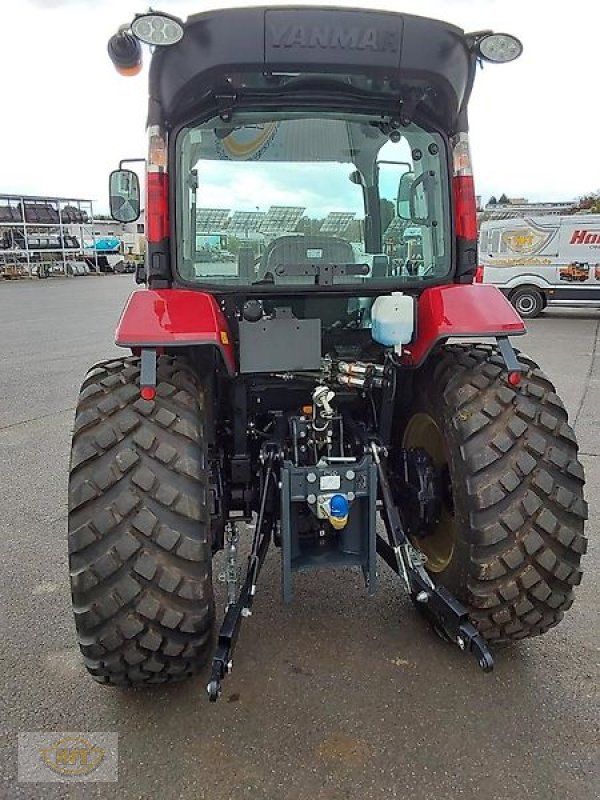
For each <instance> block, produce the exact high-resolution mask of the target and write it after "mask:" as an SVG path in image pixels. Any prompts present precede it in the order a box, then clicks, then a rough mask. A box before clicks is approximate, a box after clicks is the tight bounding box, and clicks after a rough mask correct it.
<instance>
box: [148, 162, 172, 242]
mask: <svg viewBox="0 0 600 800" xmlns="http://www.w3.org/2000/svg"><path fill="white" fill-rule="evenodd" d="M168 235H169V176H168V175H167V173H166V172H148V173H147V174H146V238H147V240H148V241H149V242H160V241H162V240H163V239H166V237H167V236H168Z"/></svg>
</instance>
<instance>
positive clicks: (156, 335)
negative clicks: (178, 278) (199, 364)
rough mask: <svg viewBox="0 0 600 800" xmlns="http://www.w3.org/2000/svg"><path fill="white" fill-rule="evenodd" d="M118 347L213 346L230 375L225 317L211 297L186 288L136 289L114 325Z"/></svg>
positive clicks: (231, 358)
mask: <svg viewBox="0 0 600 800" xmlns="http://www.w3.org/2000/svg"><path fill="white" fill-rule="evenodd" d="M115 343H116V344H117V345H119V347H131V348H137V347H177V346H179V347H181V346H183V345H202V344H209V345H213V346H214V347H216V348H217V349H218V350H219V351H220V353H221V355H222V356H223V361H224V362H225V366H226V367H227V370H228V372H229V373H230V374H234V373H235V371H236V367H235V355H234V351H233V344H232V341H231V333H230V331H229V326H228V324H227V320H226V319H225V316H224V315H223V312H222V311H221V309H220V307H219V304H218V303H217V301H216V300H215V298H214V297H213V296H212V295H210V294H206V293H205V292H195V291H192V290H190V289H138V290H137V291H135V292H132V293H131V294H130V296H129V299H128V300H127V303H126V304H125V308H124V309H123V313H122V314H121V318H120V320H119V324H118V325H117V331H116V334H115Z"/></svg>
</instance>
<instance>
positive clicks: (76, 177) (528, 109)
mask: <svg viewBox="0 0 600 800" xmlns="http://www.w3.org/2000/svg"><path fill="white" fill-rule="evenodd" d="M260 4H261V5H271V3H268V2H265V1H264V0H263V2H262V3H260ZM298 4H301V3H298ZM309 4H311V5H315V3H309ZM338 4H339V5H348V6H351V5H352V4H351V3H343V2H339V3H338ZM153 5H154V7H157V8H162V9H164V10H165V11H169V12H170V13H173V14H177V15H178V16H180V17H183V18H185V17H186V16H187V15H188V14H192V13H196V12H198V11H203V10H208V9H210V8H215V7H224V6H227V5H232V6H235V5H237V6H239V5H248V3H244V2H243V0H238V2H232V3H228V2H227V0H225V1H224V2H220V3H218V4H217V3H207V2H202V1H201V0H197V2H188V1H182V0H161V1H160V2H159V0H156V3H155V4H153ZM273 5H277V4H276V3H273ZM356 5H360V6H362V7H365V8H368V7H372V8H383V9H386V8H387V9H391V10H397V11H400V10H401V11H405V12H407V13H416V14H420V15H423V16H431V17H437V18H439V19H444V20H446V21H448V22H452V23H454V24H456V25H458V26H460V27H462V28H464V29H465V30H467V31H469V30H482V29H490V28H491V29H493V30H495V31H498V32H508V33H513V34H515V35H516V36H518V37H519V38H520V39H521V40H522V42H523V45H524V53H523V55H522V56H521V58H519V59H518V60H516V61H515V62H513V63H511V64H505V65H492V64H489V65H485V67H484V69H483V70H480V71H479V73H478V76H477V79H476V81H475V89H474V92H473V96H472V100H471V104H470V111H469V114H470V127H471V131H470V139H471V152H472V157H473V163H474V169H475V181H476V189H477V193H478V194H481V195H482V196H483V198H484V201H485V200H486V199H488V198H489V196H490V195H491V194H494V195H496V197H499V196H500V195H501V194H502V193H506V194H507V195H508V196H509V197H527V198H529V199H530V200H537V201H551V200H571V199H575V198H577V197H579V196H581V195H583V194H586V193H588V192H592V191H596V190H598V189H599V188H600V94H599V92H598V81H599V73H600V66H599V62H598V55H597V53H598V35H599V33H598V32H599V31H600V3H598V2H596V1H595V0H570V2H566V3H562V2H561V3H558V2H549V0H546V1H545V2H544V0H527V1H526V0H399V1H398V0H394V2H392V0H377V1H376V2H374V1H372V0H358V2H357V3H356ZM146 8H147V5H145V4H144V3H143V2H132V0H10V2H6V3H5V4H3V25H2V33H3V36H2V47H1V48H0V108H1V111H0V115H1V117H2V120H1V122H2V124H1V125H0V191H3V192H14V193H17V192H20V193H23V194H40V195H44V194H48V195H57V196H68V197H80V198H90V199H92V200H93V201H94V203H95V205H96V209H97V210H98V211H105V210H106V208H107V201H108V198H107V194H108V192H107V188H108V186H107V185H108V174H109V172H110V171H111V170H112V169H114V168H115V167H116V166H117V165H118V162H119V160H120V159H121V158H134V157H144V156H145V154H146V139H145V134H144V127H145V118H146V100H147V71H146V69H145V70H144V71H143V72H142V74H140V75H139V76H137V77H135V78H122V77H121V76H119V75H118V74H117V73H116V72H115V71H114V69H113V67H112V65H111V63H110V60H109V58H108V55H107V53H106V43H107V41H108V39H109V37H110V35H111V34H112V33H114V32H115V31H116V29H117V28H118V27H119V25H121V24H123V23H125V22H128V21H130V20H131V19H132V18H133V15H134V14H135V13H136V12H137V13H139V12H141V11H144V10H145V9H146ZM144 56H145V58H146V62H148V61H149V52H148V51H147V50H145V53H144ZM146 67H147V63H146Z"/></svg>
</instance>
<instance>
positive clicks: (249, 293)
mask: <svg viewBox="0 0 600 800" xmlns="http://www.w3.org/2000/svg"><path fill="white" fill-rule="evenodd" d="M142 42H144V43H147V44H150V45H152V46H153V48H154V52H153V57H152V64H151V67H150V78H149V80H150V101H149V109H148V133H149V154H148V159H147V172H146V205H145V213H146V238H147V255H146V261H145V265H144V268H143V269H139V270H138V274H137V280H138V282H139V283H144V284H145V287H144V288H141V289H139V290H137V291H134V292H133V293H132V295H131V297H130V298H129V300H128V302H127V304H126V306H125V309H124V311H123V314H122V316H121V319H120V321H119V324H118V327H117V332H116V342H117V344H118V345H120V346H121V347H123V348H126V349H127V350H129V351H130V352H131V354H130V355H124V356H123V358H113V359H111V360H109V361H105V362H102V363H100V364H97V365H96V366H94V367H93V368H92V369H91V370H90V372H89V373H88V375H87V377H86V379H85V381H84V383H83V387H82V389H81V394H80V398H79V404H78V407H77V413H76V419H75V428H74V436H73V449H72V455H71V478H70V489H69V553H70V572H71V582H72V595H73V607H74V612H75V620H76V627H77V632H78V636H79V643H80V647H81V650H82V653H83V657H84V660H85V664H86V666H87V668H88V670H89V671H90V673H91V674H92V675H93V677H94V678H95V679H96V680H98V681H100V682H102V683H108V684H116V685H137V684H147V683H155V682H159V681H167V680H175V679H181V678H185V677H187V676H191V675H194V674H196V673H198V672H199V671H200V670H201V669H202V667H203V665H205V664H206V662H207V661H208V660H209V659H211V657H212V665H211V668H210V679H209V683H208V694H209V696H210V698H211V700H215V699H216V698H217V697H218V696H219V694H220V692H221V682H222V680H223V678H224V676H225V675H226V674H227V673H228V672H230V671H231V667H232V663H233V649H234V646H235V642H236V638H237V634H238V632H239V629H240V625H241V622H242V620H243V618H244V617H245V616H248V615H249V614H250V613H251V610H252V606H253V600H254V597H255V594H256V591H257V588H258V587H259V576H260V571H261V567H262V565H263V562H264V559H265V555H266V553H267V549H268V547H269V545H270V544H271V543H273V544H274V545H275V546H277V547H278V548H279V549H280V553H281V569H282V587H283V599H284V601H285V602H290V601H291V599H292V596H293V587H294V577H295V575H296V573H297V572H299V571H303V570H313V569H335V568H341V567H356V568H359V569H360V570H362V573H363V575H364V580H365V583H366V587H367V590H368V592H369V593H371V594H372V593H374V592H376V591H377V574H378V573H377V570H378V566H377V558H378V557H379V558H381V559H382V560H383V561H385V562H386V563H387V564H388V565H389V567H390V568H391V569H392V570H393V571H394V572H395V573H396V574H397V575H398V577H399V585H400V586H402V587H403V588H404V589H405V590H406V591H407V592H408V593H409V594H410V596H411V598H412V599H413V601H414V605H415V607H416V609H417V610H418V611H419V612H421V614H422V615H423V616H424V617H425V618H426V619H427V620H428V621H429V622H430V623H431V624H432V626H433V627H434V628H435V629H437V631H438V632H440V633H441V634H443V635H444V637H446V638H447V639H448V640H449V641H450V642H453V643H454V644H456V645H457V646H458V647H460V648H461V649H462V650H464V651H466V652H468V653H471V654H473V655H474V656H475V658H476V660H477V662H478V664H479V665H480V666H481V667H482V668H483V669H484V670H489V669H491V668H492V665H493V660H492V655H491V651H490V649H489V643H492V642H498V641H504V640H515V639H523V638H525V637H528V636H533V635H537V634H541V633H545V632H546V631H547V630H548V629H549V628H551V627H552V626H554V625H556V624H557V623H558V622H559V621H560V620H561V619H562V616H563V613H564V611H565V610H566V609H568V608H569V607H570V606H571V603H572V602H573V587H574V586H575V585H576V584H578V583H579V581H580V579H581V571H580V559H581V556H582V554H583V553H584V552H585V549H586V539H585V537H584V520H585V519H586V515H587V510H586V504H585V501H584V499H583V485H584V475H583V470H582V467H581V465H580V463H579V461H578V458H577V444H576V441H575V437H574V434H573V431H572V429H571V428H570V427H569V424H568V421H567V413H566V411H565V409H564V407H563V404H562V403H561V401H560V399H559V398H558V397H557V395H556V393H555V391H554V387H553V385H552V383H551V382H550V381H549V380H548V378H547V377H546V376H545V375H544V374H543V373H542V372H541V371H540V369H539V368H538V366H537V364H535V363H534V362H533V361H531V360H530V359H529V358H526V357H525V356H523V355H521V354H519V353H518V352H517V351H515V350H514V349H513V347H512V344H511V339H510V337H512V336H518V335H520V334H523V333H525V326H524V324H523V322H522V320H521V319H520V317H519V316H518V315H517V313H516V312H515V311H514V309H513V308H512V306H511V305H510V303H509V302H508V301H507V300H506V299H505V298H504V296H503V295H502V294H501V293H500V292H499V291H498V290H497V289H496V288H494V287H493V286H488V285H477V284H474V283H473V277H474V273H475V270H476V267H477V226H476V216H475V195H474V186H473V177H472V173H471V163H470V158H469V147H468V136H467V131H468V123H467V104H468V100H469V95H470V92H471V87H472V84H473V79H474V77H475V71H476V66H477V62H478V61H479V60H480V59H487V60H488V61H496V62H502V61H509V60H511V59H513V58H515V57H517V56H518V55H519V54H520V52H521V45H520V43H519V42H518V40H516V39H515V38H514V37H512V36H509V35H506V34H493V33H492V32H490V31H483V32H478V33H473V34H465V33H464V32H463V31H462V30H460V29H458V28H456V27H454V26H452V25H449V24H447V23H445V22H439V21H436V20H431V19H425V18H422V17H415V16H409V15H405V14H398V13H388V12H377V11H363V10H350V9H341V8H340V9H336V8H330V7H327V8H315V7H298V8H294V7H281V8H279V7H269V8H244V9H235V10H219V11H212V12H207V13H202V14H198V15H195V16H192V17H190V18H189V19H188V20H187V21H186V22H185V23H184V22H182V21H181V20H179V19H177V18H175V17H172V16H170V15H167V14H161V13H158V12H148V13H147V14H143V15H140V16H137V17H136V18H135V19H134V21H133V22H132V24H131V26H125V27H123V28H121V29H120V31H119V33H117V34H116V35H115V36H114V37H113V38H112V39H111V40H110V43H109V52H110V55H111V58H112V60H113V62H114V63H115V65H116V66H117V68H118V69H119V70H120V71H122V72H125V73H135V72H136V71H138V70H139V66H140V63H141V43H142ZM122 166H123V165H121V167H122ZM110 201H111V211H112V214H113V216H114V218H115V219H117V220H120V221H124V222H125V221H128V222H130V221H133V220H135V219H137V217H138V216H139V214H140V205H141V203H140V187H139V182H138V179H137V176H136V174H135V172H133V171H131V170H128V169H124V168H120V169H119V170H117V171H115V172H114V173H113V174H112V175H111V180H110ZM390 226H392V227H390ZM392 228H394V229H396V230H397V231H398V235H397V236H396V239H397V240H398V241H399V242H402V241H403V240H404V239H405V238H406V231H407V230H409V231H410V235H411V237H412V238H413V239H414V241H418V244H419V257H418V259H415V258H413V257H412V256H411V254H410V253H409V252H408V250H406V248H404V249H403V248H402V247H400V246H398V247H397V248H395V249H394V250H393V252H392V253H390V252H389V249H388V252H387V253H386V252H385V247H384V242H386V241H387V240H389V239H393V238H394V237H393V236H392V235H391V233H390V231H392ZM207 242H208V243H209V244H210V248H209V249H210V258H209V257H206V253H207V252H208V251H207V244H206V243H207ZM405 250H406V252H405ZM451 337H452V338H454V337H459V338H460V339H461V340H463V341H462V343H460V344H448V339H449V338H451ZM483 337H486V338H492V339H493V340H495V341H496V343H497V344H496V345H490V344H480V343H478V340H480V339H482V338H483ZM378 520H379V521H378ZM248 523H252V524H250V525H248ZM242 537H247V545H245V544H243V543H242V541H241V539H242ZM244 547H247V550H248V553H249V555H248V561H247V569H246V572H245V577H244V578H243V579H242V580H238V575H239V572H238V563H237V562H238V551H239V550H243V549H244ZM220 550H224V551H225V553H224V557H225V565H226V566H225V577H226V589H227V602H226V610H225V616H224V620H223V622H222V625H221V627H220V630H219V632H218V635H217V642H216V649H214V650H213V648H214V633H215V625H216V612H215V602H214V597H213V583H212V559H213V556H214V555H215V553H217V552H218V551H220Z"/></svg>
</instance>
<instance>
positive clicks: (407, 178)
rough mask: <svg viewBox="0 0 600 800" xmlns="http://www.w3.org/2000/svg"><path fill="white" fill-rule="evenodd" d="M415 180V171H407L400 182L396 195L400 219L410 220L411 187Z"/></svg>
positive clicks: (397, 212)
mask: <svg viewBox="0 0 600 800" xmlns="http://www.w3.org/2000/svg"><path fill="white" fill-rule="evenodd" d="M414 180H415V173H414V172H405V173H404V175H402V177H401V178H400V182H399V183H398V195H397V197H396V214H397V215H398V216H399V217H400V219H403V220H406V221H407V222H410V221H411V220H412V214H411V189H412V185H413V182H414Z"/></svg>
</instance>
